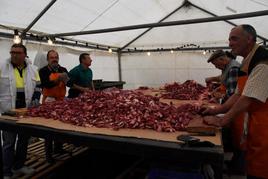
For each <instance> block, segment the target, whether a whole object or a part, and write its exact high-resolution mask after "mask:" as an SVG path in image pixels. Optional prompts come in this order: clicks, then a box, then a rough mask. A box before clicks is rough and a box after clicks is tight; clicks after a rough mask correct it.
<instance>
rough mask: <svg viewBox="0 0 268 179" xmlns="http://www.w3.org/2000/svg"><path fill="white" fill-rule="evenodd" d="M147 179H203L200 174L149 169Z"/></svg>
mask: <svg viewBox="0 0 268 179" xmlns="http://www.w3.org/2000/svg"><path fill="white" fill-rule="evenodd" d="M147 178H148V179H204V177H203V175H202V174H200V173H184V172H176V171H167V170H161V169H151V170H150V172H149V174H148V177H147Z"/></svg>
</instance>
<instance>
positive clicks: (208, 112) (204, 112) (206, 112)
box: [201, 107, 216, 115]
mask: <svg viewBox="0 0 268 179" xmlns="http://www.w3.org/2000/svg"><path fill="white" fill-rule="evenodd" d="M201 114H202V115H213V114H216V112H215V109H214V108H211V107H206V108H205V109H203V110H202V113H201Z"/></svg>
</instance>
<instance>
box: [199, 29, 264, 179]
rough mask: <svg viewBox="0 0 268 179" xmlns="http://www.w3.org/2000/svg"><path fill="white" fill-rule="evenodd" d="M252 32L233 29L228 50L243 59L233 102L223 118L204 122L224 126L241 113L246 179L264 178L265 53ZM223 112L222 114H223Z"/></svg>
mask: <svg viewBox="0 0 268 179" xmlns="http://www.w3.org/2000/svg"><path fill="white" fill-rule="evenodd" d="M256 36H257V35H256V31H255V29H254V28H253V27H252V26H250V25H240V26H237V27H235V28H233V29H232V30H231V32H230V35H229V46H230V47H231V48H232V51H233V52H234V53H235V54H236V55H241V56H242V57H244V59H243V62H242V66H241V71H243V72H244V76H243V77H241V78H240V79H239V82H238V88H237V91H236V94H235V95H234V96H236V99H235V100H234V99H231V98H232V97H231V98H230V100H228V101H227V102H226V103H227V104H225V105H224V106H223V107H221V108H222V109H221V110H222V111H225V112H227V113H226V114H225V115H224V116H223V117H216V116H207V117H205V118H204V122H206V123H207V124H210V125H216V126H225V125H227V124H228V123H229V122H231V121H232V120H233V119H235V118H236V116H238V115H239V114H241V113H246V114H247V118H245V121H244V123H245V125H244V126H245V127H244V134H245V135H246V136H245V137H246V138H247V153H246V167H247V178H248V179H264V178H266V179H267V178H268V169H267V167H268V140H267V138H268V100H267V98H268V90H267V89H268V80H267V77H268V51H267V50H266V49H265V48H263V47H260V46H258V45H257V44H256ZM223 108H224V110H223Z"/></svg>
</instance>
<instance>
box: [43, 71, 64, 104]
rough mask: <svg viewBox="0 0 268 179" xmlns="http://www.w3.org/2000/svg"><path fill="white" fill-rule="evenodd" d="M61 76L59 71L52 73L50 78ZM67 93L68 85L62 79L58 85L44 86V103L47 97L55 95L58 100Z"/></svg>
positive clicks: (51, 79)
mask: <svg viewBox="0 0 268 179" xmlns="http://www.w3.org/2000/svg"><path fill="white" fill-rule="evenodd" d="M58 78H59V73H51V74H50V76H49V80H50V81H53V80H56V79H58ZM65 94H66V85H65V84H64V83H63V82H62V81H60V82H59V84H58V85H57V86H54V87H52V88H44V89H43V99H42V103H44V102H45V101H46V98H47V97H53V98H55V100H56V101H60V100H63V99H64V97H65Z"/></svg>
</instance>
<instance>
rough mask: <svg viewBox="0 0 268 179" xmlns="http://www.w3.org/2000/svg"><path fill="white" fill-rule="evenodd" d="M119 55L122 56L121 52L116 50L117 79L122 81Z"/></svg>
mask: <svg viewBox="0 0 268 179" xmlns="http://www.w3.org/2000/svg"><path fill="white" fill-rule="evenodd" d="M121 56H122V53H121V51H120V50H118V52H117V57H118V75H119V81H122V67H121Z"/></svg>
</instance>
